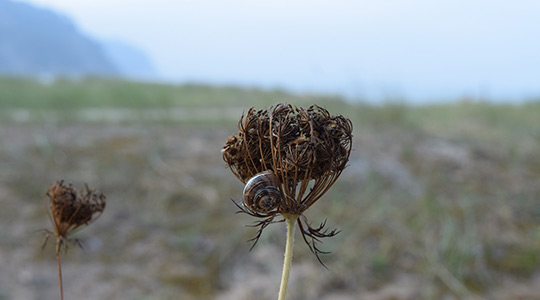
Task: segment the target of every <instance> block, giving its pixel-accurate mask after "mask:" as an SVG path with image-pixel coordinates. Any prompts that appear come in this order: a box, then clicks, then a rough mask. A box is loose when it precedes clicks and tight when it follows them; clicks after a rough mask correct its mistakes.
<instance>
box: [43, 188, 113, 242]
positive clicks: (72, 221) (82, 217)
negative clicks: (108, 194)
mask: <svg viewBox="0 0 540 300" xmlns="http://www.w3.org/2000/svg"><path fill="white" fill-rule="evenodd" d="M45 195H46V196H47V197H48V198H49V201H50V203H49V206H48V207H47V205H46V208H47V212H48V213H49V217H50V219H51V223H52V224H53V227H54V235H55V236H56V237H57V238H59V240H60V242H62V241H63V239H66V238H67V237H68V235H69V234H70V233H72V232H73V231H74V230H76V229H78V228H80V227H81V226H84V225H88V224H89V223H90V222H92V221H93V220H95V219H97V218H98V217H99V216H100V215H101V213H102V212H103V210H104V209H105V204H106V201H105V195H103V194H101V193H97V192H96V191H94V190H90V189H89V188H88V186H85V190H84V191H81V192H80V193H79V192H77V191H76V190H75V189H74V188H73V187H72V186H71V184H68V185H64V181H63V180H60V181H57V182H55V183H53V184H52V185H51V186H50V187H49V189H48V190H47V192H46V194H45Z"/></svg>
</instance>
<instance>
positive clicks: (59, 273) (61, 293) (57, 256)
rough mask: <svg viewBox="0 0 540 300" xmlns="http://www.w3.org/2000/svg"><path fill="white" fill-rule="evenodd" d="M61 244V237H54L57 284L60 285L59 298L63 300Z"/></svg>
mask: <svg viewBox="0 0 540 300" xmlns="http://www.w3.org/2000/svg"><path fill="white" fill-rule="evenodd" d="M61 246H62V238H60V237H57V238H56V263H57V264H58V284H59V285H60V300H64V289H63V285H62V263H61V262H60V248H61Z"/></svg>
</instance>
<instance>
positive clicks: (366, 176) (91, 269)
mask: <svg viewBox="0 0 540 300" xmlns="http://www.w3.org/2000/svg"><path fill="white" fill-rule="evenodd" d="M278 102H286V103H291V104H294V105H299V106H307V105H310V104H312V103H317V104H319V105H321V106H323V107H326V108H327V109H328V110H329V111H330V112H331V113H332V114H343V115H345V116H347V117H349V118H351V120H352V122H353V124H354V130H353V135H354V142H353V148H354V151H353V153H352V156H351V159H350V163H349V166H348V167H347V168H346V169H345V171H344V173H343V174H342V177H340V179H339V180H338V182H337V183H336V184H335V185H334V186H333V188H332V189H331V190H330V191H329V192H328V193H327V194H326V195H325V196H324V197H323V198H322V199H321V200H319V201H318V202H317V203H316V204H315V205H314V206H313V207H312V208H310V210H309V211H308V212H307V214H308V215H309V217H310V220H312V221H313V222H322V221H324V220H325V219H326V220H328V221H327V223H328V224H329V225H330V226H331V227H337V228H339V229H341V230H342V232H341V233H340V234H339V235H338V236H336V237H334V238H331V239H328V240H326V241H325V242H324V244H323V245H322V248H323V249H324V250H329V251H332V253H331V254H328V255H324V256H323V257H322V259H323V261H324V262H325V264H326V265H327V266H328V268H329V270H326V269H324V268H323V267H322V266H321V265H320V264H319V263H318V262H317V260H316V258H315V257H314V256H313V255H312V254H311V253H310V252H309V250H308V249H307V246H306V245H305V244H303V243H302V242H300V241H299V242H297V246H296V248H295V257H294V261H293V267H292V275H291V282H290V294H289V298H288V299H300V300H303V299H305V300H312V299H328V300H329V299H377V300H390V299H399V300H405V299H483V298H485V299H501V300H502V299H516V300H517V299H540V102H538V101H536V102H529V103H526V104H522V105H506V104H504V105H503V104H489V103H482V102H474V103H471V102H466V101H458V102H456V103H453V104H444V105H426V106H418V107H413V106H406V105H402V104H399V103H394V104H392V103H389V104H386V105H381V106H371V105H364V104H351V103H348V102H345V101H343V100H342V99H340V98H338V97H330V96H317V95H293V94H288V93H286V92H283V91H263V90H257V89H241V88H236V87H211V86H203V85H178V86H174V85H164V84H149V83H137V82H125V81H105V80H100V79H85V80H80V81H70V80H58V81H54V82H48V83H40V82H37V81H33V80H25V79H13V78H0V203H1V204H2V209H1V210H0V270H2V271H1V272H0V299H21V300H22V299H25V300H26V299H55V298H57V282H56V280H57V277H56V276H57V274H56V260H55V257H54V249H53V248H54V247H53V246H52V243H51V244H49V245H48V247H47V248H45V250H44V251H41V248H40V246H41V242H42V239H43V236H42V235H41V234H40V233H36V230H38V229H40V228H50V224H49V223H48V222H49V221H48V219H47V216H46V213H45V210H44V207H43V203H42V201H43V195H44V193H45V191H46V189H47V187H48V186H49V185H50V184H51V183H52V182H54V181H55V180H58V179H62V178H64V179H66V181H68V182H73V184H74V185H75V186H77V187H81V186H82V185H83V183H88V184H89V185H90V186H92V187H97V188H99V190H100V191H102V192H103V193H105V194H106V195H107V197H108V203H107V208H106V209H105V212H104V214H103V216H102V217H101V218H100V219H98V220H97V221H96V222H95V224H92V225H91V226H89V227H88V228H86V229H84V230H82V231H80V232H78V233H77V234H76V236H77V238H79V239H80V240H81V241H82V242H83V244H84V246H85V247H84V250H81V249H78V248H77V247H71V248H70V250H69V251H68V253H67V254H66V255H64V261H63V267H64V270H63V271H64V277H65V278H64V285H65V287H64V289H65V296H66V299H222V300H225V299H246V300H247V299H274V298H276V294H277V289H278V285H279V279H280V275H281V270H280V268H281V261H282V255H283V254H282V253H283V248H284V233H285V226H284V225H283V224H274V225H272V226H269V227H268V228H267V230H266V231H265V232H264V234H263V237H262V238H261V240H260V242H259V244H258V245H257V246H256V247H255V248H254V249H253V250H252V251H251V252H249V247H250V244H249V243H246V242H245V241H246V240H247V239H249V238H250V237H252V236H253V234H254V233H255V231H254V229H253V228H249V227H245V226H244V225H248V224H251V223H253V222H254V221H255V220H254V219H252V218H250V217H249V216H246V215H238V214H235V211H236V208H235V206H234V205H233V203H232V202H231V199H235V200H240V199H241V191H242V188H243V186H242V184H241V183H240V182H239V181H238V180H237V179H236V178H235V177H234V176H233V175H232V173H231V172H230V171H229V170H228V169H226V168H225V164H224V162H223V161H222V159H221V154H220V149H221V147H222V146H223V144H224V142H225V140H226V139H227V137H228V136H230V135H232V134H234V133H235V132H236V131H237V127H236V126H237V122H238V120H239V118H240V116H241V115H242V113H243V112H244V111H247V109H248V108H249V107H251V106H255V107H257V108H265V107H268V106H270V105H273V104H275V103H278ZM297 238H299V236H297ZM254 295H255V296H254Z"/></svg>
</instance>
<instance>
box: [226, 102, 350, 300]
mask: <svg viewBox="0 0 540 300" xmlns="http://www.w3.org/2000/svg"><path fill="white" fill-rule="evenodd" d="M238 127H239V132H238V133H237V134H235V135H233V136H231V137H229V139H228V140H227V141H226V143H225V146H224V147H223V149H222V154H223V159H224V160H225V162H226V163H227V166H228V167H229V168H230V169H231V171H232V172H233V174H234V175H235V176H236V177H237V178H238V179H239V180H240V181H241V182H243V183H245V184H246V185H245V188H244V199H243V202H241V203H236V202H235V204H236V205H237V206H238V208H239V209H240V210H241V212H244V213H246V214H249V215H251V216H254V217H257V218H259V219H260V220H259V221H257V222H256V223H255V224H254V226H258V227H259V230H258V231H257V234H256V235H255V237H254V238H253V239H252V240H253V241H254V243H253V246H255V244H256V243H257V241H258V239H259V238H260V236H261V234H262V232H263V230H264V229H265V228H266V227H267V226H268V225H270V224H272V223H277V222H286V224H287V242H286V247H285V259H284V265H283V274H282V279H281V285H280V291H279V298H278V299H279V300H283V299H285V296H286V293H287V285H288V279H289V272H290V266H291V262H292V253H293V244H294V228H295V224H298V227H299V229H300V233H301V234H302V238H303V240H304V241H305V242H306V244H307V245H308V247H309V249H310V250H311V252H313V253H314V254H315V256H316V257H317V259H318V260H319V262H320V263H321V264H323V263H322V261H321V259H320V256H319V254H323V253H327V252H324V251H322V250H321V249H320V248H319V246H318V245H319V243H320V242H321V239H322V238H326V237H332V236H335V235H336V234H338V233H339V231H337V230H327V229H325V225H326V221H325V222H323V223H322V224H321V225H320V226H316V227H312V226H311V224H310V223H309V221H308V219H307V217H306V216H305V215H304V212H305V211H306V210H307V209H308V208H309V207H311V206H312V205H313V204H314V203H315V202H316V201H317V200H319V199H320V198H321V197H322V196H323V195H324V194H325V193H326V192H327V191H328V190H329V189H330V187H331V186H332V185H333V184H334V183H335V182H336V180H337V179H338V177H339V176H340V175H341V173H342V171H343V169H344V168H345V166H346V165H347V162H348V160H349V156H350V153H351V147H352V123H351V121H350V120H349V119H347V118H346V117H343V116H341V115H338V116H331V115H330V114H329V112H328V111H327V110H326V109H324V108H322V107H320V106H317V105H313V106H310V107H309V108H307V109H306V108H301V107H300V108H297V107H294V106H292V105H287V104H278V105H276V106H274V107H270V108H269V109H267V110H255V109H254V108H251V109H249V110H248V112H247V114H245V115H243V116H242V117H241V119H240V122H239V123H238ZM253 246H252V248H253ZM323 266H324V264H323Z"/></svg>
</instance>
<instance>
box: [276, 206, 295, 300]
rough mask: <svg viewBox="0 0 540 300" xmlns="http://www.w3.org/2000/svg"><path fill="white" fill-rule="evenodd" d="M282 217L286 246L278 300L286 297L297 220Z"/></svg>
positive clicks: (283, 299) (289, 216) (292, 217)
mask: <svg viewBox="0 0 540 300" xmlns="http://www.w3.org/2000/svg"><path fill="white" fill-rule="evenodd" d="M283 217H284V218H285V221H287V244H286V245H285V259H284V260H283V274H282V275H281V284H280V286H279V297H278V300H285V296H286V295H287V287H288V285H289V274H290V272H291V263H292V256H293V246H294V225H295V223H296V220H297V219H298V216H295V215H283Z"/></svg>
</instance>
